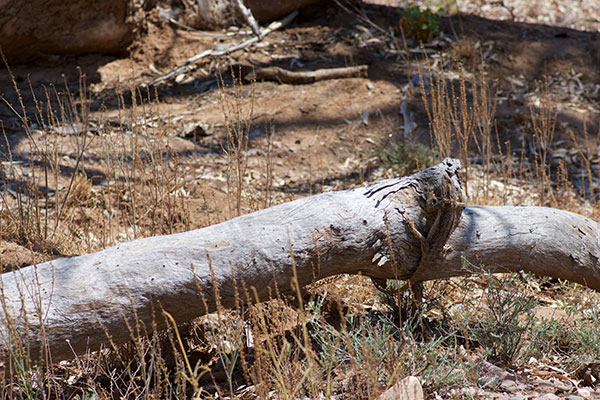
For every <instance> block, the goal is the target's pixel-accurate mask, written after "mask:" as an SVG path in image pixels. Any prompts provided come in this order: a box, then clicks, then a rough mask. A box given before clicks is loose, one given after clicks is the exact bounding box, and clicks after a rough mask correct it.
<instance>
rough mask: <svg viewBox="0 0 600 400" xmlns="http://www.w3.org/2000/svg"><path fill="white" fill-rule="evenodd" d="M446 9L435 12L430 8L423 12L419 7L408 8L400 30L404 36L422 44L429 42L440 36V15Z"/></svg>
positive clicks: (403, 16)
mask: <svg viewBox="0 0 600 400" xmlns="http://www.w3.org/2000/svg"><path fill="white" fill-rule="evenodd" d="M442 12H444V9H439V10H438V11H435V12H434V11H433V10H431V9H430V8H429V7H427V8H425V9H424V10H422V9H421V8H420V7H419V6H412V7H408V8H406V9H405V10H404V13H403V15H402V18H401V19H400V28H401V29H402V31H403V32H404V34H405V35H406V36H407V37H409V38H411V39H415V40H418V41H421V42H429V41H431V40H433V38H435V37H436V36H438V35H439V34H440V13H442Z"/></svg>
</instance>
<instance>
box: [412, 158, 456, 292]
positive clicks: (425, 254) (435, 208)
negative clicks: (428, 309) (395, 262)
mask: <svg viewBox="0 0 600 400" xmlns="http://www.w3.org/2000/svg"><path fill="white" fill-rule="evenodd" d="M460 168H461V162H460V160H457V159H453V158H446V159H444V161H442V163H441V164H439V165H437V166H435V167H432V168H429V169H427V170H425V171H423V172H424V173H423V175H422V179H420V182H419V183H420V185H417V186H415V190H416V191H417V193H419V202H420V203H421V207H422V209H423V212H424V216H425V224H424V227H422V228H421V230H419V229H417V227H416V226H415V224H414V222H413V221H411V220H410V219H409V218H407V219H406V224H407V227H408V231H409V232H410V233H411V234H412V235H413V236H414V237H415V238H416V239H417V240H418V242H419V243H420V247H421V249H420V250H421V258H420V261H419V264H418V266H417V268H416V269H415V270H414V271H412V275H411V277H410V279H409V280H410V282H411V283H412V284H414V283H416V282H419V281H421V280H422V278H421V277H420V275H419V272H420V271H421V270H422V269H424V268H426V267H427V265H428V264H430V263H431V262H433V261H434V260H435V259H439V257H440V256H443V255H444V253H445V252H446V250H447V248H446V244H447V242H448V238H449V237H450V235H451V234H452V232H453V231H454V230H455V229H456V227H457V226H458V223H459V222H460V217H461V214H462V211H463V210H464V208H465V206H466V204H465V196H464V194H463V190H462V185H461V182H460V176H459V174H458V172H459V170H460Z"/></svg>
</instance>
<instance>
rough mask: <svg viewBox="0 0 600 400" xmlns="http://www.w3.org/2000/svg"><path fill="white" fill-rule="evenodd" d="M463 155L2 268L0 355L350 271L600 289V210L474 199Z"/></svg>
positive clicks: (194, 313) (68, 348)
mask: <svg viewBox="0 0 600 400" xmlns="http://www.w3.org/2000/svg"><path fill="white" fill-rule="evenodd" d="M459 168H460V163H459V162H458V161H457V160H452V159H446V160H444V162H442V163H441V164H439V165H437V166H435V167H432V168H429V169H426V170H424V171H421V172H419V173H417V174H414V175H411V176H408V177H403V178H399V179H388V180H383V181H380V182H376V183H373V184H370V185H368V186H366V187H360V188H356V189H352V190H345V191H339V192H327V193H323V194H319V195H316V196H311V197H306V198H303V199H300V200H296V201H292V202H289V203H285V204H281V205H277V206H274V207H270V208H267V209H264V210H261V211H257V212H255V213H252V214H248V215H244V216H241V217H237V218H234V219H232V220H229V221H226V222H223V223H220V224H217V225H213V226H209V227H206V228H202V229H197V230H194V231H189V232H184V233H179V234H174V235H168V236H156V237H150V238H144V239H138V240H133V241H130V242H125V243H122V244H119V245H117V246H114V247H111V248H108V249H105V250H103V251H99V252H97V253H92V254H88V255H84V256H79V257H72V258H63V259H58V260H54V261H50V262H46V263H42V264H38V265H37V266H29V267H25V268H22V269H20V270H18V271H14V272H10V273H5V274H2V275H0V294H1V296H0V305H1V307H0V359H2V358H6V357H7V355H8V354H10V353H11V351H12V352H13V354H14V352H15V348H19V345H20V344H23V343H25V345H26V346H27V349H28V351H30V354H31V355H32V359H35V357H36V356H35V355H36V354H39V352H40V349H41V350H42V351H44V350H46V349H47V350H49V352H50V353H51V354H52V359H53V360H54V361H58V360H61V359H66V358H72V357H74V354H73V352H76V353H78V354H81V353H83V352H85V351H86V350H87V349H88V348H89V349H91V350H94V349H98V348H99V347H100V346H101V345H103V344H106V343H108V342H109V339H108V337H107V335H108V336H109V337H110V341H112V343H123V342H126V341H129V340H131V336H132V333H131V332H130V330H129V328H128V326H129V327H138V326H139V327H141V328H140V329H141V331H142V332H144V329H146V331H147V332H152V327H153V326H156V327H157V328H158V329H163V328H166V327H167V324H166V322H165V320H164V318H162V317H161V313H160V312H161V310H164V311H166V312H168V313H170V314H171V315H172V316H173V318H174V319H175V320H176V321H177V322H178V323H181V322H185V321H190V320H192V319H194V318H196V317H198V316H200V315H203V314H205V313H208V312H212V311H214V310H215V309H216V308H217V305H219V304H220V305H221V306H222V307H226V308H235V307H237V306H238V305H239V302H240V301H241V302H247V301H248V302H254V301H264V300H268V299H270V298H272V297H273V296H274V294H275V293H276V291H279V292H280V293H281V292H292V293H293V289H292V288H293V287H295V284H296V282H297V284H298V285H299V286H300V287H302V286H305V285H307V284H309V283H311V282H313V281H314V280H315V279H320V278H324V277H327V276H331V275H336V274H342V273H347V274H362V275H363V276H369V277H372V278H374V279H375V280H376V281H381V280H385V279H402V280H408V281H409V282H410V283H417V282H420V281H425V280H432V279H440V278H449V277H453V276H461V275H468V274H472V273H473V272H474V271H473V269H472V265H473V264H474V265H477V266H480V265H483V266H484V267H485V268H486V269H487V270H489V271H492V272H508V271H518V270H521V269H523V270H525V271H529V272H533V273H536V274H540V275H547V276H552V277H555V278H560V279H566V280H570V281H573V282H577V283H581V284H583V285H587V286H588V287H590V288H593V289H596V290H600V261H599V260H600V225H599V224H598V223H596V222H595V221H592V220H591V219H589V218H586V217H583V216H580V215H577V214H573V213H570V212H567V211H562V210H557V209H552V208H543V207H486V206H480V207H467V208H464V206H465V205H464V203H463V197H462V196H463V195H462V188H461V186H460V180H459V178H458V175H457V172H458V169H459ZM463 209H464V211H463ZM246 293H249V298H248V297H246V295H245V294H246ZM153 324H155V325H153ZM21 348H22V347H21Z"/></svg>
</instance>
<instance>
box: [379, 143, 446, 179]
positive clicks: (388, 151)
mask: <svg viewBox="0 0 600 400" xmlns="http://www.w3.org/2000/svg"><path fill="white" fill-rule="evenodd" d="M379 159H380V161H381V165H382V166H383V167H385V168H392V169H393V170H394V171H395V172H397V173H398V174H400V175H409V174H412V173H413V172H415V171H418V170H420V169H422V168H428V167H431V166H432V165H434V164H435V157H434V154H433V151H432V150H431V149H430V148H429V147H427V146H424V145H422V144H420V143H417V142H413V141H407V142H406V143H395V144H391V145H389V146H386V147H385V148H383V149H382V150H381V151H380V152H379Z"/></svg>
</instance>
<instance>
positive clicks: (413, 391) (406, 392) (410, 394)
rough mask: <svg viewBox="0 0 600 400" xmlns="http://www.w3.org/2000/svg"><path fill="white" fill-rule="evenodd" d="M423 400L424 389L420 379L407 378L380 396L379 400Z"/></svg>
mask: <svg viewBox="0 0 600 400" xmlns="http://www.w3.org/2000/svg"><path fill="white" fill-rule="evenodd" d="M396 399H402V400H423V388H422V387H421V383H420V382H419V378H417V377H415V376H407V377H406V378H404V379H402V380H401V381H400V382H398V383H396V384H395V385H394V386H392V387H391V388H389V389H388V390H386V391H385V392H383V393H382V394H381V396H379V399H378V400H396Z"/></svg>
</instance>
